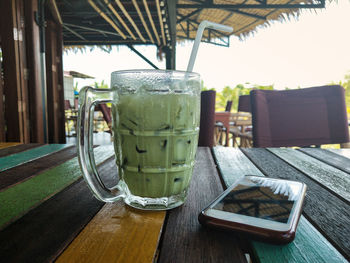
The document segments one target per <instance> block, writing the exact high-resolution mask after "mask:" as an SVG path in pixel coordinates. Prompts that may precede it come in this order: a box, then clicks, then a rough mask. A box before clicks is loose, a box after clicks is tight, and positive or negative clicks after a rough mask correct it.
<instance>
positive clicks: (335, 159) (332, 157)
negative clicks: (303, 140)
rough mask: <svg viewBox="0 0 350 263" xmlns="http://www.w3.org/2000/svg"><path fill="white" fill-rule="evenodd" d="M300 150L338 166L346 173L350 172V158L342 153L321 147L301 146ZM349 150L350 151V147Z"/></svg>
mask: <svg viewBox="0 0 350 263" xmlns="http://www.w3.org/2000/svg"><path fill="white" fill-rule="evenodd" d="M299 150H300V151H301V152H303V153H305V154H307V155H310V156H312V157H313V158H315V159H317V160H320V161H321V162H324V163H326V164H328V165H330V166H333V167H335V168H338V169H340V170H342V171H344V172H346V173H350V160H349V159H348V158H346V157H344V156H342V155H339V154H336V153H334V152H332V151H326V150H324V149H321V148H301V149H299ZM348 151H349V153H350V149H349V150H348ZM349 176H350V175H349Z"/></svg>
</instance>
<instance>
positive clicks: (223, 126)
mask: <svg viewBox="0 0 350 263" xmlns="http://www.w3.org/2000/svg"><path fill="white" fill-rule="evenodd" d="M231 108H232V100H228V101H227V102H226V107H225V111H224V112H215V136H214V140H215V144H216V143H217V142H220V144H222V143H223V137H224V136H223V134H225V141H226V142H225V145H226V146H228V142H229V118H230V117H229V115H230V114H229V113H230V112H231Z"/></svg>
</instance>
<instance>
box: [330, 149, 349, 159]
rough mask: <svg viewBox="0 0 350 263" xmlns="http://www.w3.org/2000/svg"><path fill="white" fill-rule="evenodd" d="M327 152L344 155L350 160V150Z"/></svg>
mask: <svg viewBox="0 0 350 263" xmlns="http://www.w3.org/2000/svg"><path fill="white" fill-rule="evenodd" d="M327 151H330V152H333V153H336V154H339V155H342V156H344V157H346V158H348V159H350V149H327Z"/></svg>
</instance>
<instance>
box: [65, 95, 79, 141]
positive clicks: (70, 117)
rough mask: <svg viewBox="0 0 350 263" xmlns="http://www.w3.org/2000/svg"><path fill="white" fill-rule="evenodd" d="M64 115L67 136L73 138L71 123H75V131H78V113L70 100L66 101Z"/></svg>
mask: <svg viewBox="0 0 350 263" xmlns="http://www.w3.org/2000/svg"><path fill="white" fill-rule="evenodd" d="M64 113H65V126H66V130H67V136H72V134H71V126H72V125H71V124H70V123H71V122H73V127H74V130H76V125H77V119H78V112H77V110H76V109H75V108H73V107H72V106H71V105H70V101H69V100H64Z"/></svg>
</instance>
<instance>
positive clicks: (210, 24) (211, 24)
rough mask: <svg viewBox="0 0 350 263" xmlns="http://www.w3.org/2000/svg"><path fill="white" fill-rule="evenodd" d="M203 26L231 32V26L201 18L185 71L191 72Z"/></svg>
mask: <svg viewBox="0 0 350 263" xmlns="http://www.w3.org/2000/svg"><path fill="white" fill-rule="evenodd" d="M205 28H211V29H216V30H221V31H225V32H232V31H233V28H232V27H230V26H225V25H222V24H217V23H214V22H211V21H208V20H203V21H202V22H201V23H200V24H199V27H198V30H197V34H196V39H195V40H194V43H193V47H192V52H191V56H190V60H189V61H188V66H187V72H192V70H193V66H194V61H195V60H196V56H197V52H198V47H199V43H200V42H201V39H202V35H203V31H204V29H205Z"/></svg>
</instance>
